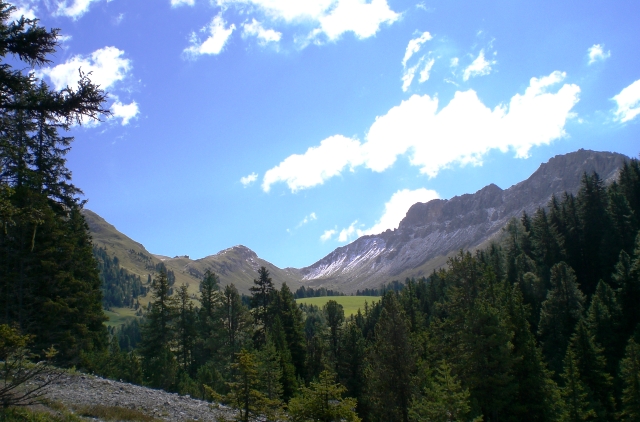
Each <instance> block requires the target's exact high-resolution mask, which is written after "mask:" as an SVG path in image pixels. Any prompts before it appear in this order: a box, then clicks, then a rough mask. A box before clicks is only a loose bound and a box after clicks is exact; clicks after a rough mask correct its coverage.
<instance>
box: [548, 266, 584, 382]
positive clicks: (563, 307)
mask: <svg viewBox="0 0 640 422" xmlns="http://www.w3.org/2000/svg"><path fill="white" fill-rule="evenodd" d="M551 285H552V289H551V290H550V291H549V293H548V294H547V299H546V300H545V301H544V302H543V303H542V309H541V311H540V323H539V325H538V335H539V336H540V341H541V342H542V350H543V352H544V355H545V357H546V359H547V362H548V364H549V368H550V369H551V370H552V371H554V372H555V373H556V375H559V374H560V373H561V371H562V360H563V357H564V356H565V354H566V350H567V346H568V344H569V338H570V336H571V334H572V333H573V329H574V328H575V326H576V324H577V323H578V321H579V320H580V318H581V317H582V311H583V304H584V295H583V294H582V292H581V291H580V289H579V288H578V284H577V283H576V277H575V273H574V272H573V270H572V269H571V267H569V266H568V265H567V264H566V263H564V262H560V263H558V264H556V265H554V266H553V267H552V268H551Z"/></svg>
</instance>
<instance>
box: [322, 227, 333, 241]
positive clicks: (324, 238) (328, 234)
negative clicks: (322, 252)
mask: <svg viewBox="0 0 640 422" xmlns="http://www.w3.org/2000/svg"><path fill="white" fill-rule="evenodd" d="M336 233H337V230H336V229H329V230H325V231H324V233H322V235H321V236H320V240H321V241H323V242H326V241H327V240H329V239H331V238H332V237H333V235H334V234H336Z"/></svg>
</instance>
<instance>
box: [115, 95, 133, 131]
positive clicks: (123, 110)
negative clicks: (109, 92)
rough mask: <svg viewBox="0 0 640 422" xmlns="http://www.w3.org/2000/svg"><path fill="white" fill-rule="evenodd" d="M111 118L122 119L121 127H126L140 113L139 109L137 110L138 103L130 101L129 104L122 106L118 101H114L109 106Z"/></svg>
mask: <svg viewBox="0 0 640 422" xmlns="http://www.w3.org/2000/svg"><path fill="white" fill-rule="evenodd" d="M111 113H113V114H112V115H111V116H112V118H119V119H122V126H126V125H128V124H129V122H130V121H131V119H134V118H136V117H137V116H138V114H139V113H140V109H139V108H138V103H136V102H135V101H132V102H131V103H130V104H123V103H121V102H120V101H117V100H116V101H115V102H114V103H113V104H112V105H111Z"/></svg>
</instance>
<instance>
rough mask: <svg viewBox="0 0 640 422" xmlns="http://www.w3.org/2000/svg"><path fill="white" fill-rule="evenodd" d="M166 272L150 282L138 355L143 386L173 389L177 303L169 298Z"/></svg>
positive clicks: (176, 365) (175, 362) (175, 369)
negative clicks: (149, 294) (148, 303)
mask: <svg viewBox="0 0 640 422" xmlns="http://www.w3.org/2000/svg"><path fill="white" fill-rule="evenodd" d="M169 289H170V287H169V281H168V279H167V273H166V272H165V271H164V270H161V271H160V274H159V275H158V277H156V278H154V279H153V281H152V283H151V299H152V301H151V302H150V308H149V311H148V313H147V314H146V315H145V323H144V325H143V326H142V342H141V344H140V349H139V352H140V356H141V357H142V370H143V374H144V379H145V383H146V384H148V385H150V386H152V387H157V388H162V389H164V390H170V389H172V388H173V387H175V383H176V380H177V369H178V364H177V361H176V357H175V355H174V353H173V349H174V347H175V341H176V332H175V328H174V324H175V320H176V314H177V304H176V300H175V298H172V297H170V296H169Z"/></svg>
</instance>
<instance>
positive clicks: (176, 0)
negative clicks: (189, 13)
mask: <svg viewBox="0 0 640 422" xmlns="http://www.w3.org/2000/svg"><path fill="white" fill-rule="evenodd" d="M194 4H196V2H195V0H171V7H179V6H183V5H184V6H193V5H194Z"/></svg>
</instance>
